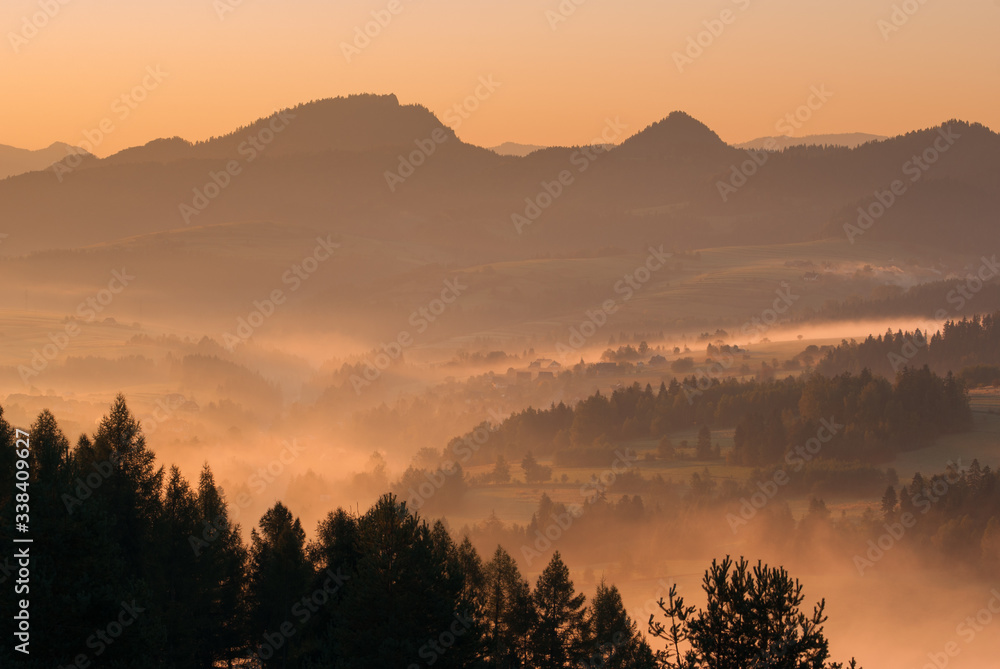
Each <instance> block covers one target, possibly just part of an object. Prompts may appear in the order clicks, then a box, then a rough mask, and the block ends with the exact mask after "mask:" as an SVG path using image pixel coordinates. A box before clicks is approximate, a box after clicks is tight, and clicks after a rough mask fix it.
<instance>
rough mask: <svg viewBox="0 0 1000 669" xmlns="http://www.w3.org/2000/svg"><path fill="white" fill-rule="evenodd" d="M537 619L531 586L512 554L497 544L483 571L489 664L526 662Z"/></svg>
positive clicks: (501, 668) (507, 668)
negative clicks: (529, 641) (529, 642)
mask: <svg viewBox="0 0 1000 669" xmlns="http://www.w3.org/2000/svg"><path fill="white" fill-rule="evenodd" d="M535 622H536V615H535V608H534V600H533V599H532V597H531V588H530V586H529V585H528V582H527V581H526V580H524V578H523V577H522V576H521V572H520V571H519V570H518V568H517V563H516V562H514V559H513V558H512V557H511V556H510V554H509V553H507V551H505V550H504V549H503V548H502V547H500V546H497V550H496V552H495V553H494V554H493V558H492V559H491V560H490V561H489V562H488V563H487V564H486V567H485V569H484V574H483V628H484V629H483V634H484V640H485V646H486V655H487V657H488V660H489V661H488V666H490V667H495V668H496V669H512V668H514V667H522V666H526V665H527V662H528V659H529V652H530V648H529V645H528V639H529V636H530V633H531V630H532V629H533V628H534V627H535Z"/></svg>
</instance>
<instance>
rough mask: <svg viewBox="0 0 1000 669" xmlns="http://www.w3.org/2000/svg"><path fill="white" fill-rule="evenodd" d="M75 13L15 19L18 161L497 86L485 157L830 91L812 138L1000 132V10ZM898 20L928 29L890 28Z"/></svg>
mask: <svg viewBox="0 0 1000 669" xmlns="http://www.w3.org/2000/svg"><path fill="white" fill-rule="evenodd" d="M61 2H62V3H64V4H61V3H60V0H6V1H5V2H4V3H3V5H4V6H3V9H2V10H0V26H2V31H3V33H4V39H3V44H2V45H0V90H2V91H3V104H2V105H0V144H10V145H14V146H19V147H23V148H32V149H36V148H41V147H44V146H47V145H48V144H50V143H51V142H53V141H56V140H59V141H65V142H69V143H79V142H80V141H81V139H82V138H83V137H84V132H85V131H90V132H91V136H92V137H93V136H94V135H93V130H94V129H95V128H98V127H99V126H100V125H101V122H102V121H106V124H105V127H110V126H113V130H112V131H111V132H110V133H108V134H107V135H106V136H105V137H103V138H101V139H100V141H99V142H98V146H97V148H96V151H95V152H96V153H97V154H98V155H107V154H109V153H113V152H115V151H118V150H120V149H122V148H124V147H127V146H132V145H136V144H141V143H144V142H146V141H149V140H150V139H153V138H155V137H163V136H174V135H179V136H181V137H184V138H186V139H191V140H197V139H204V138H207V137H209V136H212V135H217V134H222V133H225V132H229V131H231V130H233V129H234V128H236V127H237V126H239V125H242V124H245V123H247V122H249V121H252V120H253V119H255V118H257V117H259V116H263V115H266V114H268V113H270V112H271V111H273V110H275V109H277V108H281V107H286V106H292V105H295V104H297V103H300V102H305V101H308V100H311V99H317V98H325V97H333V96H337V95H345V94H349V93H357V92H377V93H389V92H392V93H396V94H397V95H398V96H399V99H400V101H401V102H404V103H410V102H417V103H421V104H423V105H425V106H427V107H429V108H430V109H431V110H432V111H434V112H435V113H437V114H438V115H439V117H443V116H444V114H445V112H446V111H447V110H448V109H449V108H451V107H452V106H453V105H455V104H456V103H460V102H461V101H462V100H463V99H465V98H466V97H467V96H469V95H472V94H474V92H475V91H476V87H477V80H478V79H479V78H480V77H486V76H489V75H492V76H493V78H494V80H495V81H497V82H499V83H500V86H499V88H497V89H496V91H495V92H493V93H492V94H490V95H489V96H488V97H486V99H484V100H482V101H481V102H480V103H479V108H478V109H477V110H476V111H475V112H473V113H471V114H470V115H469V117H468V118H467V119H465V120H463V121H462V124H461V127H459V128H458V134H459V136H461V137H462V138H463V139H464V140H466V141H469V142H473V143H476V144H480V145H486V146H490V145H494V144H499V143H501V142H504V141H517V142H523V143H533V144H574V143H582V142H587V141H590V140H592V139H593V138H594V136H595V134H596V133H597V132H599V131H600V129H601V128H602V127H603V126H604V118H605V117H607V116H612V117H613V116H619V117H620V118H621V120H622V121H623V122H626V123H628V124H629V128H630V131H632V132H634V131H638V130H640V129H641V128H642V127H644V126H646V125H647V124H649V123H651V122H653V121H656V120H658V119H660V118H662V117H664V116H666V115H667V114H668V113H669V112H670V111H672V110H675V109H681V110H684V111H687V112H688V113H690V114H692V115H693V116H695V117H696V118H698V119H700V120H702V121H704V122H705V123H706V124H708V125H709V126H710V127H711V128H712V129H714V130H715V131H716V132H718V133H719V134H720V135H721V136H722V138H723V139H725V140H727V141H730V142H739V141H743V140H747V139H751V138H753V137H757V136H761V135H766V134H779V133H778V131H776V129H775V127H776V123H777V122H778V121H779V120H780V119H781V118H783V117H784V116H785V115H786V114H788V113H791V112H794V111H795V110H796V108H798V107H799V106H800V105H803V104H805V103H807V101H808V100H809V97H810V87H813V86H816V87H820V86H825V87H826V89H827V90H828V91H830V92H831V93H832V94H833V95H832V97H831V98H830V99H829V100H828V101H826V102H824V103H821V104H814V106H816V107H817V109H815V110H811V111H810V113H809V114H808V120H807V121H805V122H803V123H801V124H800V125H801V127H799V128H796V129H795V133H794V134H796V135H803V134H816V133H829V132H850V131H863V132H872V133H878V134H886V135H892V134H897V133H900V132H905V131H907V130H911V129H915V128H920V127H926V126H929V125H935V124H938V123H940V122H942V121H945V120H947V119H950V118H956V117H957V118H961V119H965V120H971V121H979V122H982V123H985V124H986V125H988V126H990V127H992V128H993V129H1000V86H998V83H1000V42H998V41H997V39H996V34H997V30H998V29H1000V0H948V1H947V2H945V1H944V0H923V4H921V3H920V0H906V2H905V3H904V2H903V0H837V1H836V2H833V1H830V0H667V1H664V0H540V1H529V0H363V1H362V0H337V1H336V2H330V1H329V0H325V1H322V2H321V1H319V0H169V1H168V0H127V1H126V0H61ZM577 3H579V4H577ZM894 4H895V5H897V6H901V5H903V4H907V5H908V6H909V7H910V8H911V9H912V8H916V10H915V13H913V15H912V16H907V17H906V21H905V22H903V21H899V23H900V24H902V25H900V26H899V29H898V30H895V31H892V32H888V31H887V30H885V29H880V27H879V25H878V22H879V20H885V21H890V20H891V16H892V13H893V6H894ZM560 6H562V7H564V8H567V9H566V10H565V15H563V14H559V8H560ZM42 7H48V13H50V14H53V15H52V16H51V17H49V16H46V15H44V14H43V13H42V12H43V11H44V10H43V9H42ZM227 8H228V9H230V10H232V11H225V9H227ZM568 8H572V9H573V11H572V12H570V11H569V9H568ZM390 9H395V10H396V12H397V13H395V14H392V13H391V12H390ZM724 11H727V12H729V13H728V14H725V15H723V12H724ZM372 12H381V13H382V15H383V21H385V17H386V16H388V17H391V20H389V21H388V22H387V25H385V26H384V27H379V32H378V34H377V35H376V36H375V37H374V38H372V39H371V42H370V44H368V45H367V46H366V47H365V48H363V49H359V53H353V54H351V59H350V62H348V59H347V57H345V55H344V53H343V49H342V46H341V44H342V43H343V42H347V43H350V42H351V41H352V40H353V39H354V34H355V27H358V26H364V24H365V23H366V22H368V21H371V20H373V18H372ZM547 12H550V13H548V14H547ZM220 14H222V18H220ZM32 15H38V16H37V17H36V19H35V21H34V22H35V23H38V24H44V25H42V27H41V28H39V29H37V31H35V30H33V29H34V26H33V25H31V23H32V18H31V17H32ZM556 16H557V17H559V18H565V20H564V21H558V22H555V19H554V18H553V17H556ZM897 16H899V15H897ZM25 17H27V18H25ZM720 17H722V18H724V19H725V20H726V21H728V24H724V23H722V18H720ZM713 20H718V21H717V22H716V23H715V25H714V27H715V28H716V32H718V33H719V34H718V35H717V36H716V35H711V34H710V33H708V32H704V34H702V35H701V40H702V42H703V43H704V44H706V45H707V46H705V48H704V50H703V53H702V54H701V55H700V56H699V57H697V58H694V59H692V60H693V62H688V63H682V66H683V67H682V68H679V67H678V65H677V62H676V58H675V52H683V51H684V49H685V48H686V46H687V45H688V39H689V38H697V37H698V35H699V33H701V32H703V31H706V30H707V28H706V26H705V25H704V24H703V22H704V21H709V22H711V21H713ZM26 21H27V22H28V25H29V27H28V28H25V22H26ZM550 24H554V25H555V28H554V29H553V27H552V25H550ZM720 25H721V27H722V29H721V31H720V30H719V27H720ZM886 25H891V24H886ZM373 32H374V31H373ZM883 33H885V35H883ZM157 65H159V66H160V68H161V71H162V72H165V73H167V75H166V76H165V77H163V78H162V81H160V82H159V83H158V84H157V85H156V86H155V88H154V89H152V90H148V91H145V90H139V91H138V95H139V96H144V97H145V99H144V100H142V101H141V102H132V103H131V105H130V106H127V105H126V104H125V103H124V102H122V101H121V100H120V97H121V96H122V95H123V94H127V93H128V92H129V91H131V90H132V89H133V88H134V87H136V86H141V85H142V83H143V79H144V77H145V76H146V74H145V73H146V71H147V67H150V66H153V67H155V66H157ZM681 69H683V71H681ZM146 80H147V82H148V83H154V80H153V79H150V78H148V77H147V79H146ZM116 99H117V100H119V101H118V102H117V103H115V100H116ZM127 102H128V101H127ZM813 102H814V103H816V99H814V100H813ZM107 121H110V126H109V125H108V124H107Z"/></svg>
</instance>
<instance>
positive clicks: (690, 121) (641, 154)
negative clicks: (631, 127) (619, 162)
mask: <svg viewBox="0 0 1000 669" xmlns="http://www.w3.org/2000/svg"><path fill="white" fill-rule="evenodd" d="M728 149H729V147H728V146H727V145H726V143H725V142H723V141H722V140H721V139H720V138H719V136H718V135H717V134H715V133H714V132H713V131H712V130H710V129H709V127H708V126H706V125H705V124H704V123H702V122H701V121H698V120H695V119H694V118H692V117H691V116H689V115H688V114H685V113H684V112H680V111H675V112H671V113H670V115H669V116H667V117H666V118H665V119H663V120H662V121H657V122H656V123H653V124H652V125H650V126H649V127H647V128H646V129H645V130H643V131H642V132H640V133H638V134H635V135H633V136H632V137H630V138H628V139H627V140H625V141H624V142H622V144H621V146H620V147H618V149H617V150H616V152H617V154H618V155H619V156H624V157H629V158H666V157H671V156H676V155H678V154H687V155H693V154H700V155H703V156H704V155H706V154H711V155H719V154H725V153H728V152H729V151H728Z"/></svg>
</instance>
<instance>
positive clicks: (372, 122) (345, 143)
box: [103, 95, 459, 165]
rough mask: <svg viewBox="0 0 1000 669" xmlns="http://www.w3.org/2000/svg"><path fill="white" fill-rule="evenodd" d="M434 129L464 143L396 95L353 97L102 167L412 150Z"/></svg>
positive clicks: (159, 144)
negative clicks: (195, 160) (255, 154)
mask: <svg viewBox="0 0 1000 669" xmlns="http://www.w3.org/2000/svg"><path fill="white" fill-rule="evenodd" d="M435 130H440V131H442V132H444V133H445V136H446V137H447V141H448V142H450V143H452V144H455V143H459V142H458V139H457V137H456V136H455V133H454V131H453V130H452V129H451V128H448V127H447V126H443V125H442V124H441V122H440V121H439V120H438V119H437V118H436V117H435V116H434V114H432V113H431V112H430V110H428V109H427V108H426V107H422V106H420V105H400V104H399V100H398V99H397V98H396V96H395V95H352V96H349V97H346V98H334V99H326V100H319V101H315V102H310V103H306V104H301V105H299V106H297V107H294V108H292V109H285V110H282V111H281V112H278V113H276V114H272V115H270V116H266V117H264V118H260V119H257V120H256V121H254V122H253V123H251V124H249V125H247V126H243V127H240V128H237V129H236V130H234V131H233V132H231V133H229V134H227V135H223V136H222V137H212V138H211V139H208V140H205V141H202V142H197V143H191V142H188V141H185V140H183V139H181V138H179V137H174V138H171V139H159V140H154V141H152V142H149V143H148V144H146V145H145V146H141V147H133V148H129V149H125V150H124V151H120V152H118V153H116V154H114V155H112V156H109V157H108V158H106V159H105V160H104V161H103V164H104V165H119V164H126V163H128V164H133V163H149V162H158V163H168V162H174V161H178V160H193V159H236V160H240V159H241V158H245V157H248V156H249V155H251V154H253V153H257V154H261V155H264V154H266V155H267V156H269V157H278V156H288V155H309V154H319V153H324V152H329V151H348V152H353V153H361V152H369V151H380V150H384V149H392V150H401V149H413V148H415V142H417V141H419V140H426V139H429V138H430V137H431V135H432V133H433V132H434V131H435ZM254 140H256V144H254V143H253V141H254Z"/></svg>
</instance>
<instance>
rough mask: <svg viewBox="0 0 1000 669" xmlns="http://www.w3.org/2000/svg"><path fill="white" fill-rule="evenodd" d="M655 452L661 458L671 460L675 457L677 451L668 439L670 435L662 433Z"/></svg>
mask: <svg viewBox="0 0 1000 669" xmlns="http://www.w3.org/2000/svg"><path fill="white" fill-rule="evenodd" d="M656 454H657V455H658V456H659V458H660V459H661V460H667V461H670V460H673V459H674V458H676V457H677V451H676V450H675V449H674V444H673V442H672V441H670V437H668V436H666V435H664V436H663V437H661V438H660V443H659V445H658V446H657V448H656Z"/></svg>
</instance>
